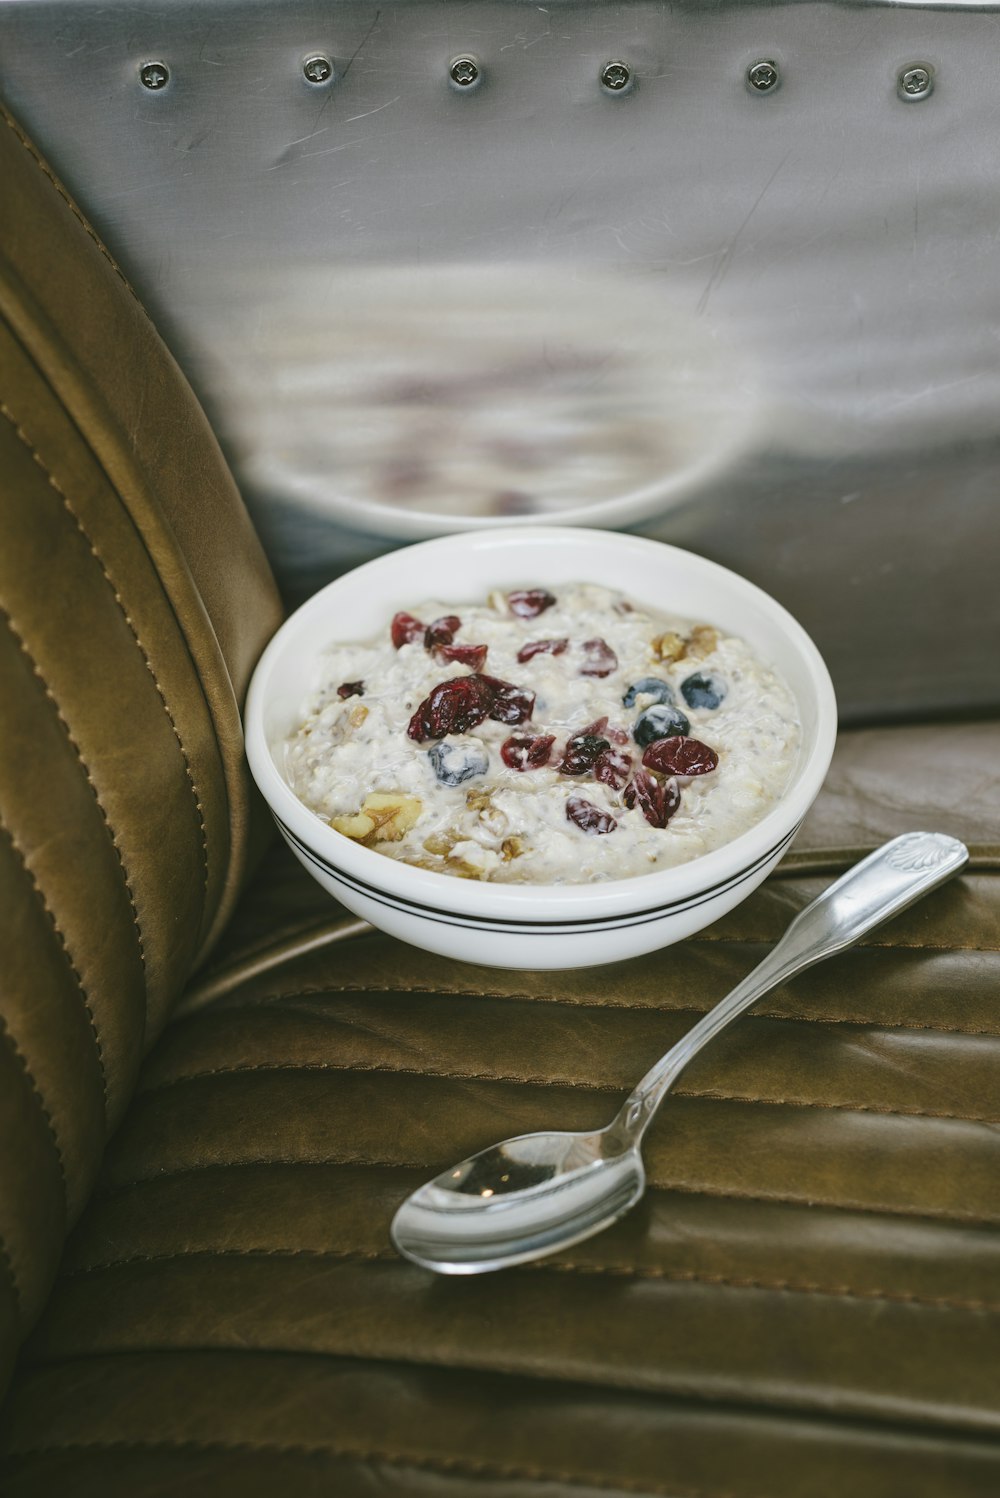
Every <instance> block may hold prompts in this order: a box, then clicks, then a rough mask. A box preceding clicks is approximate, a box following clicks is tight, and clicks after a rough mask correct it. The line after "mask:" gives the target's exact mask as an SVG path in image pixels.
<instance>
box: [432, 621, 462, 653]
mask: <svg viewBox="0 0 1000 1498" xmlns="http://www.w3.org/2000/svg"><path fill="white" fill-rule="evenodd" d="M461 628H462V621H461V619H460V618H459V617H458V615H457V614H444V615H443V616H442V617H441V618H440V619H435V620H434V623H433V624H428V626H427V629H426V632H425V634H424V648H425V649H426V650H434V649H435V648H436V646H438V645H450V644H451V642H452V640H453V639H454V638H455V635H456V634H457V633H458V631H459V630H460V629H461Z"/></svg>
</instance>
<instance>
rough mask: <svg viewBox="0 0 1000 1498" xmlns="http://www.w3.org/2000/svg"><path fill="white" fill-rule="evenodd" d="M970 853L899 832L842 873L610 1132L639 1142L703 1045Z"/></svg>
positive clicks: (674, 1051) (932, 835)
mask: <svg viewBox="0 0 1000 1498" xmlns="http://www.w3.org/2000/svg"><path fill="white" fill-rule="evenodd" d="M968 857H969V851H968V849H967V848H966V846H965V844H964V843H960V842H959V841H958V840H957V839H956V838H953V837H946V836H945V835H944V834H943V833H939V832H905V833H903V835H902V836H901V837H896V838H893V840H892V841H891V842H888V843H884V844H883V846H882V847H881V848H877V849H876V850H875V852H874V853H870V854H869V855H868V857H867V858H864V859H862V860H861V862H860V863H857V864H855V865H854V867H853V868H852V869H848V871H847V873H846V874H843V875H842V876H841V877H840V878H839V879H838V880H836V882H835V883H833V884H831V885H830V887H829V889H826V890H824V892H823V893H822V894H821V895H819V896H818V897H817V899H815V900H813V902H812V904H811V905H807V906H806V907H805V909H804V910H802V911H800V912H799V914H798V915H797V916H796V917H795V919H794V920H793V921H792V923H791V925H790V926H789V927H788V929H787V931H786V932H785V934H784V936H783V937H782V938H781V940H780V941H779V942H778V944H777V946H776V947H774V948H773V949H772V950H771V951H770V952H769V953H768V955H767V956H766V957H765V958H764V960H763V962H761V963H759V964H758V966H757V967H755V968H754V970H753V972H752V973H749V974H748V975H747V977H746V978H744V979H743V980H742V982H740V983H738V984H737V985H736V987H735V988H734V989H733V991H732V992H731V993H729V994H727V996H726V997H725V998H724V999H723V1000H722V1001H721V1003H718V1004H716V1006H715V1008H714V1009H710V1010H709V1012H708V1013H707V1014H706V1015H705V1016H704V1017H703V1018H702V1019H700V1020H699V1021H698V1023H697V1024H696V1025H694V1026H693V1027H692V1028H691V1029H690V1030H689V1031H688V1033H687V1034H686V1035H685V1036H684V1037H683V1038H682V1039H681V1040H679V1041H678V1042H677V1044H676V1045H675V1046H673V1047H672V1048H671V1049H670V1050H669V1051H668V1052H667V1054H666V1055H665V1056H663V1057H661V1058H660V1060H659V1061H657V1063H656V1065H655V1066H653V1067H652V1068H651V1069H650V1070H649V1071H648V1072H647V1073H646V1075H645V1076H644V1077H643V1079H642V1081H641V1082H640V1083H639V1085H638V1086H637V1087H636V1089H635V1091H634V1092H632V1093H631V1094H630V1096H629V1097H628V1098H627V1099H626V1101H625V1103H624V1104H623V1105H622V1108H621V1110H620V1112H619V1114H618V1116H617V1118H616V1119H615V1123H614V1125H612V1127H616V1126H617V1127H618V1128H620V1129H622V1130H624V1132H625V1134H626V1135H627V1136H628V1139H629V1142H631V1143H633V1144H638V1143H639V1140H640V1139H641V1138H642V1136H643V1134H644V1133H645V1131H646V1128H647V1127H648V1125H649V1123H650V1121H651V1120H652V1118H653V1115H654V1114H655V1112H656V1110H657V1108H658V1107H659V1106H660V1103H661V1102H662V1101H663V1099H664V1098H665V1097H666V1095H667V1093H668V1092H669V1091H670V1088H671V1087H672V1086H673V1084H674V1082H675V1081H676V1080H677V1078H678V1077H679V1076H680V1074H681V1072H682V1071H683V1070H684V1068H685V1066H687V1064H688V1062H689V1061H690V1060H691V1059H692V1057H694V1056H696V1055H697V1054H698V1052H699V1051H700V1050H701V1048H702V1046H704V1045H707V1044H708V1042H709V1041H710V1040H712V1039H714V1037H715V1036H716V1035H718V1034H719V1031H720V1030H724V1029H725V1027H726V1026H727V1025H728V1024H729V1023H730V1022H731V1021H732V1020H734V1019H736V1017H737V1016H738V1015H740V1014H742V1013H743V1011H744V1010H745V1009H749V1008H750V1006H751V1005H752V1004H755V1003H756V1002H757V1000H758V999H759V998H761V997H762V996H763V995H764V994H766V993H768V992H769V991H770V990H771V989H772V988H775V987H776V986H777V985H778V984H779V983H785V982H787V980H788V979H789V978H792V977H794V976H795V974H796V973H801V972H802V971H803V969H804V968H807V967H812V965H813V963H815V962H821V961H822V960H823V958H824V957H831V956H832V955H833V954H834V953H835V952H841V951H843V950H844V948H845V947H849V946H852V945H853V944H854V943H855V942H856V941H858V940H860V938H861V937H862V936H864V935H865V934H866V933H867V932H868V931H871V930H872V929H873V927H875V926H878V925H880V924H881V923H882V921H887V920H888V919H889V918H890V916H894V915H898V914H899V912H900V911H901V910H905V909H906V907H907V906H908V905H912V904H913V903H914V901H916V900H919V899H921V898H922V896H924V895H926V894H928V893H929V892H930V891H931V890H932V889H935V888H936V887H937V886H938V885H939V884H943V883H944V881H945V880H946V879H950V878H951V876H952V875H953V874H957V873H958V871H959V869H961V868H962V867H963V865H964V864H965V863H966V862H967V860H968Z"/></svg>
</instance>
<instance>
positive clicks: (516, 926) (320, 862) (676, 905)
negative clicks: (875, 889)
mask: <svg viewBox="0 0 1000 1498" xmlns="http://www.w3.org/2000/svg"><path fill="white" fill-rule="evenodd" d="M271 815H272V816H274V820H275V822H276V823H277V824H278V826H279V828H280V829H281V832H282V834H283V836H284V837H285V838H286V839H287V840H288V842H289V843H291V845H292V846H293V847H294V848H296V849H297V850H298V852H299V853H300V854H301V855H302V857H303V858H304V859H305V860H306V862H307V863H311V864H312V865H313V866H314V867H315V868H317V869H321V870H322V871H323V873H324V874H327V875H328V876H329V877H330V878H331V879H333V880H334V881H335V883H337V884H341V885H343V886H344V888H346V889H350V890H353V891H354V893H355V894H359V895H364V896H366V897H367V898H368V899H369V900H374V901H375V902H376V903H377V904H379V905H386V906H388V907H389V909H391V910H398V911H400V912H401V913H402V914H404V915H419V916H423V917H424V918H425V919H427V920H431V921H436V922H437V923H438V924H439V925H444V926H463V927H466V928H468V929H470V930H473V931H476V930H478V931H502V932H509V933H510V934H511V935H516V936H562V935H565V936H572V935H584V934H586V933H587V932H588V931H622V930H625V929H626V928H627V927H630V926H646V925H648V924H649V922H650V921H658V920H660V919H662V917H663V916H665V915H672V914H674V913H675V912H680V911H683V910H693V909H695V907H696V906H698V905H704V904H706V903H707V902H708V901H709V900H712V899H714V898H715V897H716V896H717V895H721V894H725V893H726V891H727V890H731V889H735V888H736V886H737V885H739V884H744V883H745V882H746V881H747V880H748V879H752V878H753V876H754V874H756V873H758V872H759V871H760V869H761V868H762V867H763V866H764V864H766V863H768V862H769V860H771V859H772V858H774V857H776V856H777V855H778V854H780V853H781V852H782V850H783V849H784V848H786V847H787V845H788V844H789V843H790V842H791V840H792V838H793V837H794V836H795V834H796V832H798V830H799V826H800V825H801V824H800V823H796V824H795V826H794V827H793V828H792V829H791V831H790V832H788V833H786V834H785V836H784V837H783V838H781V839H780V841H779V842H777V843H775V844H774V846H773V847H772V848H770V849H768V851H767V852H766V853H763V854H762V855H761V856H760V858H757V859H755V860H754V861H753V863H750V864H747V866H746V867H745V868H743V869H740V870H739V872H738V873H736V874H732V875H731V876H730V877H729V878H728V879H721V880H720V881H719V882H718V883H717V884H713V885H710V886H709V888H708V889H704V890H699V891H698V893H697V894H695V895H689V896H688V897H687V898H686V899H682V900H671V901H670V902H669V903H668V904H666V905H656V906H653V907H652V908H650V909H647V910H639V911H635V912H634V913H633V914H631V915H624V916H615V915H606V916H588V917H587V918H586V919H582V920H581V919H578V920H575V921H553V920H544V921H542V920H540V921H532V922H530V923H528V922H519V921H510V920H506V919H504V918H503V917H502V916H489V915H484V916H467V915H457V914H456V913H455V912H454V911H450V910H447V909H445V908H444V907H443V906H439V905H425V904H422V903H421V902H420V901H419V900H407V899H406V898H405V897H404V896H402V895H390V894H387V893H386V891H385V890H383V889H379V888H378V886H377V885H374V884H369V883H367V881H366V880H364V879H359V878H357V876H356V875H354V874H347V873H345V872H344V870H343V869H338V868H335V867H334V865H333V864H331V863H328V862H327V861H326V859H325V858H321V857H320V855H319V854H318V853H316V852H314V850H313V849H312V848H310V847H308V846H307V844H305V843H304V842H303V841H302V839H301V838H299V837H297V836H296V834H295V833H294V832H293V831H292V830H291V828H290V827H287V826H286V825H285V823H284V822H283V821H282V820H281V818H280V817H278V816H275V814H274V813H273V812H272V813H271ZM638 877H639V878H641V877H642V876H641V875H639V876H638Z"/></svg>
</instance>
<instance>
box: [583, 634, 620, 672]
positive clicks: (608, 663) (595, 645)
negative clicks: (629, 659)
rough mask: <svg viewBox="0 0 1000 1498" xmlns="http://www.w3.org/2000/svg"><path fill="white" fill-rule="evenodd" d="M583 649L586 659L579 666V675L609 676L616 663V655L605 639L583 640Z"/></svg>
mask: <svg viewBox="0 0 1000 1498" xmlns="http://www.w3.org/2000/svg"><path fill="white" fill-rule="evenodd" d="M583 649H584V652H585V654H586V657H587V659H586V660H585V661H584V663H583V665H582V666H581V667H580V675H581V676H610V675H611V673H612V671H614V669H615V667H616V666H617V665H618V657H617V656H616V655H615V653H614V651H613V650H612V649H611V646H610V645H609V644H608V642H607V640H602V639H600V638H598V639H596V640H584V642H583Z"/></svg>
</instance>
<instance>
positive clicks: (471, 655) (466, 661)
mask: <svg viewBox="0 0 1000 1498" xmlns="http://www.w3.org/2000/svg"><path fill="white" fill-rule="evenodd" d="M488 648H489V647H488V646H486V645H439V646H438V647H437V649H436V650H435V652H434V659H435V660H436V661H445V662H447V661H458V663H459V665H460V666H471V667H472V669H473V671H481V670H482V669H483V667H484V666H485V664H486V652H487V650H488Z"/></svg>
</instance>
